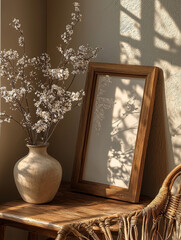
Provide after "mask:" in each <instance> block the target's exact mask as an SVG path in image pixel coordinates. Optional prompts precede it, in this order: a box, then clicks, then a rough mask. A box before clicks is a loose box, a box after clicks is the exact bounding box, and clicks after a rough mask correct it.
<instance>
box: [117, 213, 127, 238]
mask: <svg viewBox="0 0 181 240" xmlns="http://www.w3.org/2000/svg"><path fill="white" fill-rule="evenodd" d="M118 226H119V231H118V236H117V240H124V239H125V238H124V225H123V219H122V217H121V216H119V217H118Z"/></svg>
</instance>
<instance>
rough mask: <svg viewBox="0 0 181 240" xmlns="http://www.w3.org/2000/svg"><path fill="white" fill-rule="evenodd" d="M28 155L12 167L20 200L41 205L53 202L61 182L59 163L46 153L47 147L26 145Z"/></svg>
mask: <svg viewBox="0 0 181 240" xmlns="http://www.w3.org/2000/svg"><path fill="white" fill-rule="evenodd" d="M27 147H28V148H29V153H28V155H26V156H25V157H23V158H21V159H20V160H19V161H18V162H17V163H16V164H15V166H14V179H15V183H16V186H17V189H18V191H19V193H20V195H21V197H22V199H23V200H24V201H26V202H28V203H33V204H42V203H47V202H50V201H52V200H53V198H54V196H55V195H56V193H57V191H58V188H59V186H60V183H61V180H62V167H61V165H60V163H59V162H58V161H57V160H56V159H54V158H53V157H51V156H50V155H49V154H48V153H47V147H48V145H27Z"/></svg>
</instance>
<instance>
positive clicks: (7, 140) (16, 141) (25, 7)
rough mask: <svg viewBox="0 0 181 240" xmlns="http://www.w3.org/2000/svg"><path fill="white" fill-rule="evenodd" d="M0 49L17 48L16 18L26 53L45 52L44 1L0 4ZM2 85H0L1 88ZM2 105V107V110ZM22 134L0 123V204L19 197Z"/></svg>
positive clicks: (20, 235)
mask: <svg viewBox="0 0 181 240" xmlns="http://www.w3.org/2000/svg"><path fill="white" fill-rule="evenodd" d="M1 3H2V6H1V10H2V11H1V23H2V24H1V36H2V38H1V43H2V44H1V46H2V49H4V48H6V49H9V48H14V49H16V48H17V34H16V32H15V30H14V29H12V28H11V27H10V26H9V23H10V22H11V21H12V20H13V18H19V19H20V22H21V23H22V26H23V29H24V34H25V37H26V45H27V54H28V55H29V56H31V57H33V56H34V55H35V56H36V55H39V54H40V53H41V52H44V51H45V50H46V0H2V1H1ZM4 84H6V83H5V82H2V85H4ZM3 109H5V106H4V105H2V110H3ZM24 138H25V136H24V134H23V132H22V131H21V129H20V128H19V127H18V126H17V125H15V124H13V123H12V124H3V125H2V126H1V136H0V162H1V164H0V191H1V195H0V202H2V201H8V200H11V199H14V198H17V197H19V194H18V192H17V190H16V187H15V184H14V180H13V167H14V164H15V163H16V161H17V160H18V159H19V158H21V157H22V156H23V155H25V153H26V152H27V149H26V147H25V142H24ZM26 235H27V232H23V231H20V230H19V231H18V230H13V229H11V231H6V239H7V240H10V239H19V240H20V239H26V238H27V236H26Z"/></svg>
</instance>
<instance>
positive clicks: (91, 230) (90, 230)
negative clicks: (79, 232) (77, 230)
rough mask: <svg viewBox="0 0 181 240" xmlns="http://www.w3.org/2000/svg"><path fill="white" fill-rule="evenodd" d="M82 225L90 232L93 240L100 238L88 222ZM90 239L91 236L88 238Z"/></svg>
mask: <svg viewBox="0 0 181 240" xmlns="http://www.w3.org/2000/svg"><path fill="white" fill-rule="evenodd" d="M82 227H83V228H84V229H85V230H86V232H88V234H89V235H90V236H91V237H92V238H93V240H100V238H99V237H98V236H97V234H96V233H95V232H94V230H93V227H92V226H91V225H88V224H82ZM87 239H89V238H87Z"/></svg>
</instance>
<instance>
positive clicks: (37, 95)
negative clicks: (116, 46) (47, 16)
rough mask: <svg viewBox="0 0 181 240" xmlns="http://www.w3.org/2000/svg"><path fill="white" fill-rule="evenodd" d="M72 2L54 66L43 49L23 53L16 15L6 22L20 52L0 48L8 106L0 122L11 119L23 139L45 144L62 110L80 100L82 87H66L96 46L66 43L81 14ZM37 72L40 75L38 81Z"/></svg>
mask: <svg viewBox="0 0 181 240" xmlns="http://www.w3.org/2000/svg"><path fill="white" fill-rule="evenodd" d="M73 5H74V12H73V13H72V14H71V23H70V24H68V25H66V31H65V32H64V33H63V34H62V35H61V39H62V45H60V46H58V51H59V53H60V55H61V56H60V62H59V65H58V67H57V68H56V69H52V67H51V64H50V57H49V55H48V54H47V53H42V55H41V56H39V57H33V58H29V57H28V56H27V55H26V47H25V38H24V33H23V30H22V28H21V24H20V21H19V20H18V19H14V20H13V21H12V23H11V24H10V25H11V26H12V27H13V28H14V29H15V30H16V31H18V33H19V38H18V44H19V47H21V48H22V49H23V53H22V54H21V55H19V53H18V51H16V50H12V49H10V50H8V51H6V50H2V51H1V52H0V76H1V77H2V78H3V79H5V80H6V82H7V84H6V85H7V87H5V86H3V87H1V88H0V97H1V98H2V99H3V100H4V101H5V102H6V103H7V104H9V106H10V113H7V112H1V113H0V122H1V123H2V122H8V123H9V122H11V120H12V121H15V122H16V123H17V124H19V125H20V126H21V127H22V128H23V130H25V131H26V134H27V138H26V142H27V143H28V144H31V145H37V144H38V142H40V141H41V143H42V144H46V143H47V142H48V141H49V139H50V137H51V136H52V134H53V132H54V130H55V128H56V126H57V125H58V123H59V122H60V120H61V119H63V117H64V114H65V113H66V112H68V111H70V110H71V109H72V108H74V107H75V106H77V105H79V104H80V102H81V100H82V97H83V95H84V91H83V90H79V91H77V92H72V91H70V87H71V85H72V83H73V82H74V80H75V78H76V76H77V75H78V74H80V73H84V72H85V71H86V70H87V66H88V63H89V61H90V60H91V59H92V58H95V57H96V56H97V52H98V50H99V48H95V49H93V48H91V47H89V46H88V45H87V46H83V45H82V46H79V48H78V49H77V50H74V49H73V48H71V47H69V45H70V43H71V40H72V35H73V33H74V28H75V26H76V25H77V23H79V22H80V21H81V18H82V15H81V13H80V8H79V7H80V5H79V3H77V2H74V4H73ZM40 73H41V76H42V77H41V81H38V76H40V75H39V74H40ZM42 79H43V80H42ZM32 94H33V96H34V97H33V98H32ZM30 102H31V104H30ZM32 102H33V104H32ZM74 102H75V103H74ZM32 105H33V108H32ZM13 111H18V112H19V114H20V118H19V119H16V118H15V117H14V116H12V115H11V112H12V113H13Z"/></svg>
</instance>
